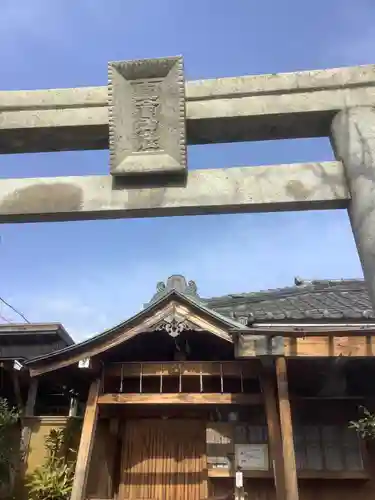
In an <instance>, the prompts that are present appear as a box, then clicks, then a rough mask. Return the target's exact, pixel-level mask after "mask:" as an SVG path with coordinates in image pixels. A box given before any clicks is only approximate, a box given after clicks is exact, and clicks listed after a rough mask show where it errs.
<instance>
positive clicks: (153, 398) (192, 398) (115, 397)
mask: <svg viewBox="0 0 375 500" xmlns="http://www.w3.org/2000/svg"><path fill="white" fill-rule="evenodd" d="M262 402H263V397H262V395H261V394H243V393H238V394H237V393H236V394H233V393H197V394H195V393H168V394H167V393H165V394H155V393H149V394H146V393H142V394H140V393H129V394H125V393H123V394H109V393H107V394H102V395H101V396H99V399H98V403H99V404H101V405H113V404H120V405H124V404H137V405H139V404H141V405H142V404H147V405H180V404H189V405H212V404H218V405H220V404H240V405H259V404H262Z"/></svg>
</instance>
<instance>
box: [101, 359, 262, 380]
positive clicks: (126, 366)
mask: <svg viewBox="0 0 375 500" xmlns="http://www.w3.org/2000/svg"><path fill="white" fill-rule="evenodd" d="M179 375H181V376H182V377H199V376H200V375H202V376H221V375H223V377H225V376H227V377H238V378H240V377H241V376H242V377H243V378H257V377H258V375H259V366H258V362H257V360H254V361H253V362H251V361H222V362H219V361H202V362H200V363H198V362H195V361H183V362H181V363H178V362H175V361H169V362H165V363H154V362H150V363H137V362H131V363H111V364H109V365H106V367H105V376H106V377H120V376H123V377H124V378H127V377H140V376H142V377H160V376H163V377H176V376H179Z"/></svg>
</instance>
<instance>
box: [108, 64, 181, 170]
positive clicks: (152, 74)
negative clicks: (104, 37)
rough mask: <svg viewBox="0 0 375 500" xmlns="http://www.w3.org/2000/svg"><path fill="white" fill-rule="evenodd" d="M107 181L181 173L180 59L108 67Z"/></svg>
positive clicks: (110, 65)
mask: <svg viewBox="0 0 375 500" xmlns="http://www.w3.org/2000/svg"><path fill="white" fill-rule="evenodd" d="M108 71H109V83H108V112H109V151H110V169H111V174H112V175H118V176H126V175H133V176H134V175H137V176H139V175H151V174H168V173H169V174H179V173H186V137H185V136H186V132H185V81H184V72H183V61H182V57H167V58H163V59H144V60H139V61H119V62H111V63H109V70H108Z"/></svg>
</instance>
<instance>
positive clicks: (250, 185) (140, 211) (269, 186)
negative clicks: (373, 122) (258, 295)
mask: <svg viewBox="0 0 375 500" xmlns="http://www.w3.org/2000/svg"><path fill="white" fill-rule="evenodd" d="M115 182H118V181H114V180H113V178H112V177H111V176H110V175H108V176H87V177H78V176H73V177H55V178H53V177H50V178H49V177H44V178H35V179H31V178H30V179H29V178H27V179H2V180H0V222H2V223H10V222H11V223H14V222H43V221H44V222H53V221H68V220H90V219H116V218H141V217H165V216H179V215H207V214H220V213H223V214H224V213H254V212H280V211H290V210H313V209H314V210H326V209H336V208H345V207H347V205H348V201H349V194H348V190H347V187H346V181H345V177H344V172H343V166H342V164H341V162H337V161H333V162H324V163H301V164H290V165H271V166H261V167H235V168H223V169H202V170H193V171H191V172H189V173H188V176H187V180H186V181H184V183H183V184H182V185H181V184H180V185H173V186H169V187H166V186H163V185H162V186H155V185H154V186H150V187H144V186H143V187H142V188H141V189H135V188H134V187H135V186H132V187H129V186H128V187H125V185H123V184H122V185H118V184H114V183H115Z"/></svg>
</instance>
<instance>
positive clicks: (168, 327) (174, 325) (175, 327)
mask: <svg viewBox="0 0 375 500" xmlns="http://www.w3.org/2000/svg"><path fill="white" fill-rule="evenodd" d="M193 329H194V330H196V328H194V327H193V325H191V324H190V323H189V322H188V321H185V320H178V319H177V318H171V319H165V320H163V322H162V323H161V324H160V325H158V326H157V328H156V330H157V331H161V330H162V331H165V332H167V333H168V334H169V335H170V336H171V337H173V338H176V337H178V336H179V335H180V333H182V332H183V331H186V330H193Z"/></svg>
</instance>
